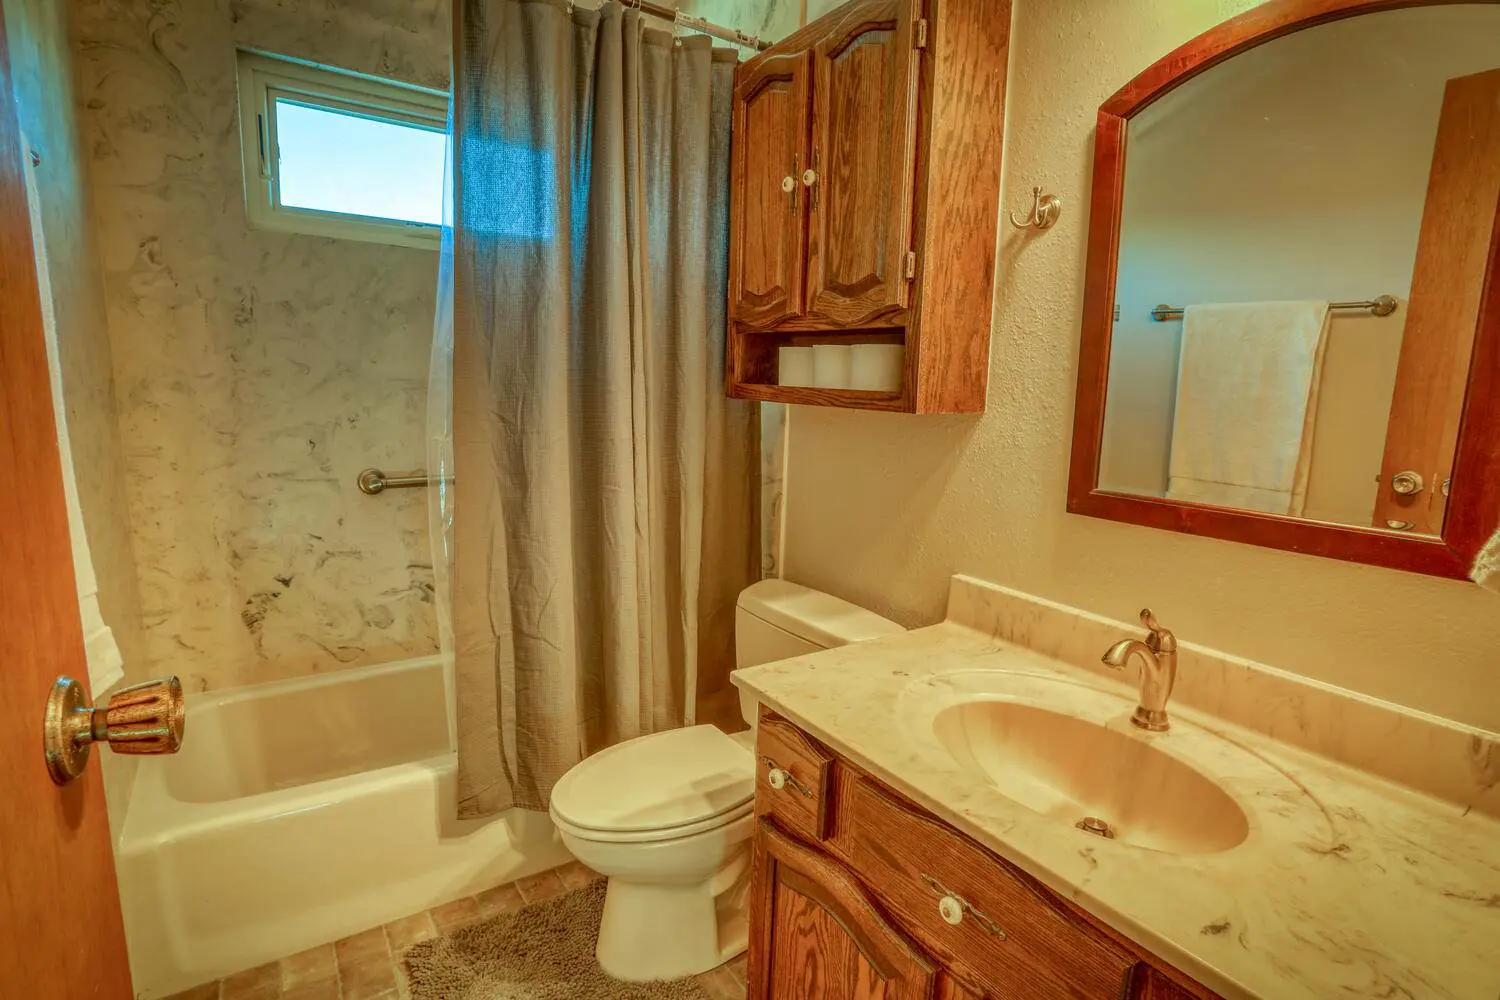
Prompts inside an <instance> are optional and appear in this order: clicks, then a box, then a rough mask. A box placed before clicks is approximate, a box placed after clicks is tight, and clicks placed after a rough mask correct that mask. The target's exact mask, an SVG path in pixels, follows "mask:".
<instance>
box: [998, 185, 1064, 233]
mask: <svg viewBox="0 0 1500 1000" xmlns="http://www.w3.org/2000/svg"><path fill="white" fill-rule="evenodd" d="M1060 215H1062V199H1061V198H1059V197H1058V196H1057V195H1055V194H1042V189H1041V188H1039V187H1034V188H1032V189H1031V217H1030V218H1027V217H1025V216H1017V215H1016V213H1015V212H1012V213H1010V224H1011V225H1012V226H1015V227H1016V228H1017V229H1051V228H1052V224H1053V223H1055V222H1056V221H1057V217H1058V216H1060Z"/></svg>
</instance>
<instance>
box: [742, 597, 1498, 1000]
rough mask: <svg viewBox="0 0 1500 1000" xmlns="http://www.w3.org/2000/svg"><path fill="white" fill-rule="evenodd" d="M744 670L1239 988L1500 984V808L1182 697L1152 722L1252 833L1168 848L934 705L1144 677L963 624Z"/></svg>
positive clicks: (1014, 855)
mask: <svg viewBox="0 0 1500 1000" xmlns="http://www.w3.org/2000/svg"><path fill="white" fill-rule="evenodd" d="M1005 674H1008V675H1010V676H1009V677H1006V676H1003V675H1005ZM733 676H734V682H735V683H736V684H737V685H739V686H740V687H741V688H744V689H747V690H749V691H751V692H753V693H754V694H755V695H756V696H757V697H758V698H759V699H760V700H761V701H762V702H763V703H764V704H766V705H768V706H769V707H770V708H772V709H773V710H775V711H776V712H778V713H780V714H782V715H784V716H786V717H787V718H789V719H791V720H793V721H794V722H796V723H797V724H798V725H800V726H801V727H803V728H804V729H805V730H806V731H807V732H809V733H811V734H812V735H814V736H816V737H817V738H818V739H820V740H822V741H823V742H825V743H826V744H828V745H829V746H830V747H831V748H833V749H834V750H836V751H838V752H839V753H841V754H843V755H845V756H846V757H848V758H849V759H851V760H853V761H854V762H856V763H857V764H859V765H860V766H861V767H864V768H865V769H867V770H868V771H869V772H870V773H871V774H873V775H875V776H877V777H878V778H880V779H881V780H883V781H885V782H887V783H889V784H890V785H891V786H892V787H894V788H897V789H899V790H900V791H902V792H903V793H904V794H906V795H908V796H910V797H911V798H912V799H913V800H915V801H917V802H920V803H922V804H923V805H925V806H926V807H927V808H929V809H931V810H932V811H933V812H934V813H935V814H937V815H938V816H940V817H942V818H943V819H945V820H946V821H948V822H949V823H951V824H953V825H954V826H956V827H958V828H959V829H961V830H963V831H965V832H966V833H968V834H969V835H970V836H972V837H974V838H975V839H976V840H978V841H979V842H981V843H983V844H984V845H986V846H987V847H989V848H990V849H991V850H993V851H994V852H995V853H997V854H999V855H1000V856H1001V857H1004V858H1006V859H1007V860H1009V861H1011V862H1013V863H1014V864H1016V865H1017V866H1018V867H1020V868H1022V869H1023V870H1025V871H1027V872H1028V873H1030V874H1031V875H1033V876H1034V877H1036V878H1037V879H1039V880H1040V881H1042V882H1043V883H1045V884H1046V885H1048V886H1049V887H1051V888H1052V889H1053V890H1054V891H1056V892H1057V893H1059V894H1060V895H1063V896H1066V897H1068V898H1069V899H1072V900H1073V901H1074V902H1076V903H1077V904H1078V905H1079V906H1081V907H1082V908H1083V909H1085V910H1087V911H1088V912H1090V913H1092V914H1094V915H1095V916H1096V917H1098V918H1099V919H1101V920H1103V921H1104V922H1105V923H1107V924H1109V925H1110V926H1111V927H1113V928H1115V929H1116V930H1118V931H1119V932H1120V933H1122V934H1124V935H1125V936H1127V937H1129V938H1131V939H1132V940H1134V941H1136V942H1138V943H1139V944H1140V945H1141V946H1142V947H1144V948H1146V949H1147V950H1149V951H1150V952H1152V953H1153V954H1155V955H1157V956H1159V957H1160V958H1161V959H1163V960H1164V961H1166V962H1169V963H1171V964H1172V965H1174V966H1176V967H1177V968H1179V969H1181V970H1182V971H1183V972H1185V973H1187V974H1189V975H1191V976H1193V977H1194V978H1196V979H1198V980H1199V981H1200V982H1202V983H1204V984H1205V985H1206V986H1209V987H1210V988H1212V989H1214V990H1216V991H1218V992H1219V993H1221V994H1223V995H1224V996H1225V997H1227V998H1231V1000H1237V998H1247V997H1253V998H1258V1000H1301V998H1307V1000H1313V998H1316V1000H1327V998H1330V997H1386V998H1392V997H1409V998H1413V1000H1428V998H1434V1000H1436V998H1462V1000H1497V998H1500V822H1497V821H1496V820H1495V819H1492V818H1490V817H1487V816H1484V815H1481V814H1480V813H1478V812H1477V811H1472V810H1466V809H1463V808H1460V807H1457V806H1455V805H1453V804H1451V803H1447V802H1444V801H1442V800H1439V799H1436V798H1433V797H1430V796H1427V795H1424V794H1422V793H1419V792H1416V791H1412V790H1409V789H1407V788H1404V787H1402V786H1400V785H1397V784H1394V783H1392V782H1390V781H1387V780H1384V779H1382V778H1379V777H1376V776H1374V775H1371V774H1368V773H1366V772H1364V771H1360V770H1357V769H1355V768H1352V767H1349V766H1346V765H1344V764H1340V763H1338V762H1336V761H1333V760H1331V759H1328V758H1324V757H1320V756H1317V755H1314V754H1312V753H1309V752H1307V751H1305V750H1301V749H1298V748H1296V747H1294V746H1291V745H1290V744H1287V743H1283V742H1280V741H1278V740H1276V739H1273V738H1271V737H1270V736H1267V735H1264V734H1261V733H1257V732H1253V731H1251V730H1249V729H1246V728H1243V727H1240V726H1236V725H1233V724H1231V723H1228V722H1224V721H1222V720H1220V719H1216V718H1214V717H1213V716H1209V715H1206V714H1204V713H1201V712H1196V711H1193V710H1192V709H1190V708H1187V707H1186V706H1180V705H1175V704H1174V705H1170V706H1169V709H1170V711H1171V713H1172V718H1173V728H1172V730H1171V731H1170V732H1168V733H1164V734H1152V735H1146V734H1139V735H1138V738H1141V739H1147V740H1151V741H1153V742H1155V743H1156V745H1157V746H1158V748H1160V749H1163V750H1166V751H1167V752H1169V753H1171V754H1173V755H1174V756H1177V757H1179V759H1182V760H1185V761H1187V762H1189V763H1191V764H1192V766H1194V767H1195V768H1196V769H1197V770H1199V771H1200V772H1201V773H1203V774H1205V775H1207V776H1209V777H1211V778H1213V779H1214V780H1215V781H1216V783H1218V784H1219V785H1220V787H1222V788H1224V789H1225V790H1226V791H1227V792H1228V793H1229V794H1230V795H1231V796H1232V797H1233V798H1234V799H1235V800H1236V802H1238V803H1239V804H1240V806H1241V807H1242V808H1243V809H1244V810H1245V812H1246V814H1247V816H1248V817H1249V822H1250V832H1249V836H1248V837H1247V838H1246V840H1245V841H1244V842H1243V843H1241V844H1239V845H1238V846H1236V847H1233V848H1231V849H1229V850H1227V851H1223V852H1220V853H1216V854H1169V853H1163V852H1158V851H1153V850H1148V849H1145V848H1142V847H1137V846H1131V845H1129V844H1125V843H1121V842H1118V841H1111V840H1104V839H1101V838H1098V837H1094V836H1091V835H1089V834H1087V833H1084V832H1082V831H1077V830H1074V829H1072V828H1071V827H1070V826H1068V825H1067V824H1065V823H1063V822H1061V821H1059V820H1057V819H1053V818H1049V817H1046V816H1043V815H1040V814H1038V813H1035V812H1032V811H1031V810H1029V809H1027V808H1026V807H1024V806H1022V805H1020V804H1019V803H1017V802H1015V801H1013V800H1011V799H1009V798H1007V797H1006V796H1005V795H1003V794H1002V793H1001V792H999V791H998V790H997V789H996V788H994V787H993V786H992V785H990V784H989V783H987V782H986V781H985V780H984V779H983V778H982V777H980V776H978V775H976V774H974V773H973V772H971V771H968V770H965V769H964V768H963V767H962V766H961V765H960V764H959V763H958V762H957V761H956V760H955V759H954V758H953V757H952V756H951V755H950V754H949V753H948V752H947V751H946V750H945V749H944V748H943V746H942V745H941V744H940V743H939V741H938V738H937V736H936V735H935V734H934V733H933V730H932V726H931V724H930V721H924V720H930V718H931V716H932V713H933V712H934V711H935V710H937V709H938V708H941V707H942V706H943V705H944V704H951V703H953V702H955V701H957V700H962V699H964V698H967V697H973V696H975V695H976V693H977V694H979V695H980V696H982V694H983V692H985V691H994V690H996V689H997V686H1003V685H1020V686H1021V687H1022V688H1024V689H1026V690H1028V691H1029V692H1030V694H1031V695H1032V696H1033V700H1035V698H1040V697H1046V698H1051V699H1055V700H1056V701H1057V705H1056V707H1057V708H1058V709H1060V710H1063V711H1070V712H1072V711H1077V712H1079V713H1080V714H1082V715H1084V716H1085V717H1087V716H1088V714H1089V712H1090V711H1092V712H1094V713H1095V714H1096V715H1097V712H1098V705H1099V703H1100V700H1101V699H1100V696H1099V692H1107V693H1108V694H1110V695H1112V696H1114V697H1115V698H1117V699H1118V707H1119V709H1120V718H1121V719H1123V717H1124V716H1125V715H1128V713H1129V711H1130V709H1131V708H1133V707H1134V705H1135V697H1136V691H1135V690H1134V688H1133V687H1131V686H1127V685H1125V684H1120V683H1115V682H1113V681H1111V680H1109V679H1106V678H1101V677H1099V676H1096V675H1094V674H1092V673H1090V672H1087V671H1084V670H1081V669H1079V668H1078V667H1076V666H1071V665H1069V664H1067V663H1064V662H1062V661H1059V660H1056V659H1052V658H1049V657H1047V656H1044V655H1041V654H1039V653H1037V652H1034V651H1032V650H1029V649H1026V648H1024V647H1022V646H1019V645H1016V644H1013V643H1010V642H1006V641H1003V640H1000V639H997V638H995V637H993V636H992V635H991V634H988V633H986V632H983V631H980V630H976V629H974V628H970V627H968V626H966V625H962V624H958V623H955V622H945V623H943V624H939V625H934V626H932V627H930V628H924V629H919V630H917V631H913V632H909V633H906V634H905V635H900V636H894V637H891V638H888V639H881V640H877V641H874V642H868V643H860V644H858V645H854V646H846V647H843V648H839V649H831V650H827V651H825V652H821V653H816V654H813V655H811V656H805V657H799V658H796V659H792V660H783V661H781V662H778V663H772V664H767V665H764V666H759V667H751V668H748V669H744V670H739V671H736V672H735V673H734V675H733ZM1059 680H1064V681H1067V682H1068V683H1056V682H1057V681H1059ZM1070 692H1077V693H1076V694H1073V693H1070ZM1069 702H1073V704H1069ZM1098 721H1103V720H1098ZM1110 725H1111V726H1112V727H1113V726H1114V725H1115V722H1114V721H1111V722H1110Z"/></svg>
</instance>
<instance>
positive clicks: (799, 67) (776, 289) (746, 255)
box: [729, 52, 812, 326]
mask: <svg viewBox="0 0 1500 1000" xmlns="http://www.w3.org/2000/svg"><path fill="white" fill-rule="evenodd" d="M811 61H812V54H811V53H810V52H797V53H792V54H789V55H783V56H772V57H770V58H767V59H764V60H762V61H761V62H759V63H758V64H756V65H755V66H754V67H751V68H749V69H746V70H744V71H742V73H741V75H740V78H739V79H738V80H737V81H736V82H735V88H734V125H733V129H734V132H733V136H734V139H733V154H732V157H731V165H730V180H729V183H730V208H729V213H730V226H729V232H730V242H729V313H730V318H731V319H734V320H737V321H738V322H741V323H745V324H747V325H750V326H770V325H772V324H774V323H776V322H778V321H780V320H783V319H786V318H788V317H792V316H800V315H801V314H802V311H803V293H804V280H803V275H804V268H805V261H806V257H807V226H806V221H805V218H806V211H805V209H806V202H805V199H804V197H803V194H802V192H803V185H802V180H801V177H802V171H803V169H804V168H805V166H806V164H807V160H808V156H807V143H808V134H807V130H808V115H809V112H810V108H811V96H810V94H809V92H808V75H809V69H810V66H811Z"/></svg>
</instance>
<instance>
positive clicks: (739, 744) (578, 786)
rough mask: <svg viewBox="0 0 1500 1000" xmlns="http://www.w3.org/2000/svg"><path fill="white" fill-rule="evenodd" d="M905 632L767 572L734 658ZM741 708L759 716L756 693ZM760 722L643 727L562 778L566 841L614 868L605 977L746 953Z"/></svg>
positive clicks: (559, 793) (713, 962)
mask: <svg viewBox="0 0 1500 1000" xmlns="http://www.w3.org/2000/svg"><path fill="white" fill-rule="evenodd" d="M900 631H902V629H901V626H899V625H897V624H895V623H894V622H890V621H887V620H886V619H884V618H881V617H879V616H878V615H875V614H873V613H871V612H869V611H866V610H864V609H862V608H858V607H855V606H854V605H852V604H848V603H846V602H844V601H841V600H838V599H837V598H834V597H830V596H829V595H827V594H821V593H818V592H817V591H813V590H808V589H807V588H805V587H799V586H797V585H796V584H791V583H787V582H785V581H782V580H765V581H761V582H760V583H757V584H754V585H752V586H751V587H748V588H746V590H745V591H744V592H743V593H742V594H741V595H740V600H739V604H738V607H737V608H736V616H735V647H736V661H737V663H738V665H739V666H742V667H744V666H753V665H755V664H759V663H766V662H770V661H772V660H778V659H785V658H787V657H791V656H798V655H802V654H805V653H810V652H815V651H817V650H819V649H827V648H829V647H831V646H837V645H844V644H846V643H849V642H858V641H861V640H864V639H871V638H876V637H878V636H881V635H891V634H893V633H896V632H900ZM741 706H742V710H743V714H744V716H745V720H746V721H747V722H749V723H751V724H752V727H753V723H754V719H755V713H756V711H757V706H756V705H755V703H754V701H753V699H748V700H747V699H744V698H742V699H741ZM752 733H753V728H752V731H751V732H744V733H740V734H737V735H735V736H729V735H726V734H725V733H723V732H722V731H721V730H719V729H718V728H716V727H714V726H693V727H690V728H686V729H674V730H669V731H666V732H661V733H654V734H652V735H650V736H642V737H640V738H638V739H634V740H630V741H628V742H625V743H620V744H617V745H616V746H613V747H610V748H609V749H607V750H603V751H600V752H599V753H596V754H594V755H593V756H592V757H589V758H588V759H586V760H584V761H582V762H581V763H579V764H578V765H576V766H575V767H573V768H572V769H571V770H570V771H568V773H567V774H566V775H564V776H563V778H562V780H561V781H559V782H558V783H557V787H556V788H554V789H553V792H552V802H551V814H552V820H553V822H554V823H556V824H557V829H558V831H559V833H560V834H561V835H562V840H563V843H564V844H565V845H566V846H567V847H568V849H569V850H570V851H572V852H573V856H574V857H575V858H577V859H578V860H579V861H581V862H582V863H583V864H585V865H587V866H588V867H590V868H592V869H594V870H595V871H596V872H599V873H600V874H601V875H604V876H606V877H608V879H609V887H608V889H607V891H606V895H605V902H604V914H603V917H602V918H601V920H600V925H599V940H598V945H597V947H596V949H595V953H596V955H597V956H598V959H599V965H600V967H601V968H603V970H604V971H605V972H606V973H607V974H609V975H611V976H613V977H615V978H616V979H623V980H629V981H635V982H644V981H649V980H656V979H677V978H680V977H683V976H691V975H696V974H698V973H700V972H706V971H708V970H709V969H712V968H714V967H715V966H718V965H721V964H723V963H724V962H727V961H729V960H730V959H732V958H734V957H735V956H736V955H738V954H739V953H740V952H742V951H744V949H745V942H746V936H747V925H746V903H747V900H748V896H749V889H750V838H751V835H752V833H753V831H754V827H755V815H754V797H755V776H756V766H755V755H754V753H753V747H754V741H753V735H752Z"/></svg>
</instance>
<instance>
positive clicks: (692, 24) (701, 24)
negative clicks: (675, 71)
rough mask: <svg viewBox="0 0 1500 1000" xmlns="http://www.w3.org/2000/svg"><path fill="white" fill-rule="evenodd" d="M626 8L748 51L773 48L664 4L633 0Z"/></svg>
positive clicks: (751, 36)
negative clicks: (740, 46)
mask: <svg viewBox="0 0 1500 1000" xmlns="http://www.w3.org/2000/svg"><path fill="white" fill-rule="evenodd" d="M625 6H627V7H634V8H636V9H637V10H640V11H643V12H645V13H647V14H654V15H655V16H657V17H660V18H663V19H665V20H668V21H671V22H672V23H673V24H676V25H680V26H681V27H684V28H691V29H692V30H693V31H701V32H702V33H703V34H705V35H712V36H713V37H714V38H719V39H723V40H724V41H726V42H733V43H734V44H736V45H743V46H744V47H745V48H747V49H755V50H756V51H757V52H759V51H761V50H763V49H769V48H770V47H771V43H770V42H763V41H761V40H760V39H759V38H758V37H756V36H755V35H747V34H745V33H744V32H743V31H740V30H738V29H737V28H726V27H723V26H722V25H718V24H714V23H713V22H712V21H705V20H704V19H703V18H701V17H694V16H693V15H691V14H687V13H684V12H683V11H680V10H678V9H677V8H676V7H667V6H665V5H663V4H659V3H652V2H651V0H634V2H632V0H625Z"/></svg>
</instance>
